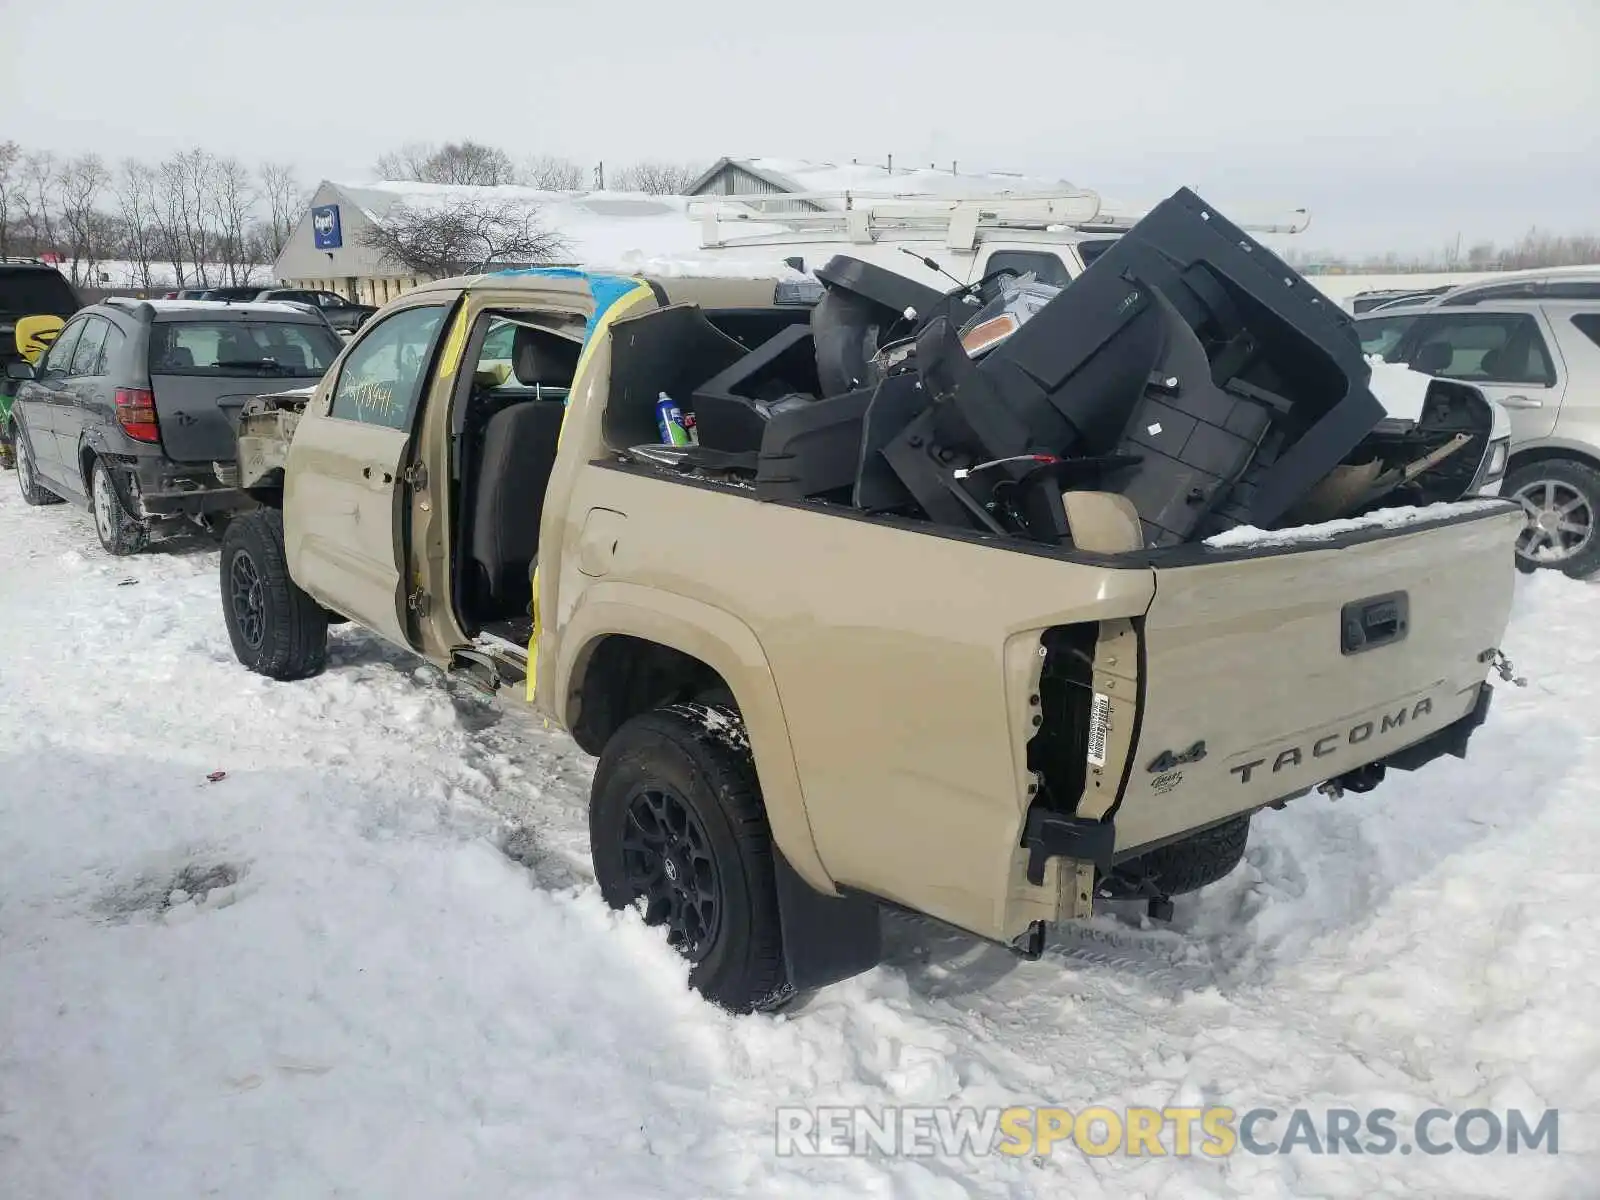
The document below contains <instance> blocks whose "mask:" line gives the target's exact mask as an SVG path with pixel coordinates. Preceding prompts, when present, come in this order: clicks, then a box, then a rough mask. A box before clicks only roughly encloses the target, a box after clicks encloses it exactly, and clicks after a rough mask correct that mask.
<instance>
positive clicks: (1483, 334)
mask: <svg viewBox="0 0 1600 1200" xmlns="http://www.w3.org/2000/svg"><path fill="white" fill-rule="evenodd" d="M1399 350H1400V353H1399V354H1396V355H1394V356H1393V357H1395V358H1398V359H1399V360H1400V361H1403V362H1405V363H1406V364H1407V365H1408V366H1410V367H1411V369H1412V370H1414V371H1421V372H1423V373H1424V374H1426V375H1437V376H1438V377H1439V378H1441V379H1459V380H1460V381H1461V382H1463V383H1469V384H1471V385H1472V386H1473V387H1475V388H1477V389H1479V390H1480V391H1481V392H1483V394H1484V395H1485V396H1487V397H1488V398H1489V399H1491V400H1497V401H1499V402H1500V403H1501V404H1502V405H1503V406H1504V407H1505V409H1506V412H1507V415H1508V416H1509V417H1510V418H1511V442H1512V445H1514V446H1515V445H1520V444H1522V443H1525V442H1529V441H1535V440H1538V439H1542V438H1547V437H1549V436H1550V435H1551V434H1552V433H1553V432H1554V431H1555V426H1556V418H1557V416H1558V415H1559V414H1560V412H1561V400H1562V394H1563V392H1564V391H1565V389H1566V378H1565V375H1564V372H1563V371H1562V370H1561V367H1560V360H1559V359H1558V358H1557V356H1556V355H1555V353H1554V352H1553V350H1552V348H1551V342H1550V339H1549V334H1548V331H1547V330H1546V328H1545V326H1544V323H1543V321H1542V320H1541V319H1540V318H1539V317H1537V316H1535V315H1534V314H1532V313H1526V312H1517V313H1493V312H1477V311H1462V312H1454V311H1451V312H1439V313H1428V314H1425V315H1423V316H1420V317H1418V318H1417V320H1416V322H1415V324H1414V325H1412V327H1411V328H1410V329H1409V330H1408V331H1407V332H1406V334H1405V338H1404V341H1403V342H1402V343H1401V345H1400V347H1399Z"/></svg>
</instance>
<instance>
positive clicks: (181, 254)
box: [160, 148, 216, 287]
mask: <svg viewBox="0 0 1600 1200" xmlns="http://www.w3.org/2000/svg"><path fill="white" fill-rule="evenodd" d="M160 169H161V196H162V203H161V209H162V213H163V217H164V223H165V224H166V225H167V228H168V231H169V233H170V236H171V237H172V239H173V240H174V242H175V245H174V246H173V247H172V248H170V249H169V254H170V255H171V256H172V263H173V268H174V270H176V271H177V272H178V276H179V281H180V283H182V282H194V283H198V284H199V285H200V286H201V287H210V286H211V282H212V275H211V263H212V261H213V260H212V242H213V241H214V240H215V239H214V238H213V235H212V229H211V227H210V225H209V224H208V223H207V220H206V218H207V216H208V215H209V214H210V212H211V210H212V207H213V205H212V193H213V189H214V187H215V180H216V160H215V159H214V158H212V156H211V155H210V154H209V153H207V152H206V151H204V150H201V149H198V148H197V149H194V150H185V151H184V152H182V153H181V154H176V155H174V156H173V157H171V158H169V159H167V160H166V161H165V162H163V163H162V164H161V168H160ZM186 261H187V262H188V263H191V264H193V266H194V279H193V280H192V281H185V280H184V279H183V275H184V270H183V268H184V263H185V262H186Z"/></svg>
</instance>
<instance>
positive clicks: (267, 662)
mask: <svg viewBox="0 0 1600 1200" xmlns="http://www.w3.org/2000/svg"><path fill="white" fill-rule="evenodd" d="M222 611H223V615H224V617H225V618H226V620H227V623H228V640H229V641H230V642H232V643H233V653H234V655H235V657H237V658H238V660H239V661H240V662H241V663H243V664H244V665H245V666H247V667H249V668H250V669H251V670H252V671H254V672H256V674H258V675H265V676H266V677H267V678H268V679H286V680H287V679H305V678H306V677H308V676H311V675H315V674H317V673H318V672H319V671H321V670H322V668H323V667H324V666H325V665H327V661H328V618H327V614H325V613H324V612H323V611H322V606H321V605H319V604H318V603H317V602H316V601H315V600H313V599H312V598H311V597H310V596H308V595H306V594H305V593H304V592H303V591H301V590H300V589H299V587H297V586H296V585H295V582H294V580H293V579H291V578H289V567H288V563H287V562H286V560H285V557H284V552H283V514H282V513H280V512H279V511H278V510H277V509H275V508H258V509H256V510H254V511H252V512H247V513H244V514H242V515H240V516H238V517H236V518H235V519H234V520H233V521H231V522H229V524H228V529H227V532H226V533H224V534H223V535H222Z"/></svg>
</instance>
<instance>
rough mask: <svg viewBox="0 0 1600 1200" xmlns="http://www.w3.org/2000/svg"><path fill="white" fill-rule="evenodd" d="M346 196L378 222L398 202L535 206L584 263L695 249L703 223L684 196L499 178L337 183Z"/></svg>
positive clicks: (677, 256) (677, 255)
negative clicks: (484, 182)
mask: <svg viewBox="0 0 1600 1200" xmlns="http://www.w3.org/2000/svg"><path fill="white" fill-rule="evenodd" d="M333 186H334V187H336V188H337V189H338V190H339V191H340V192H342V193H343V194H344V195H345V197H346V198H347V199H348V200H349V201H350V203H352V204H354V205H356V206H357V207H359V208H360V209H361V211H362V212H363V213H365V214H366V216H367V217H368V218H369V219H370V220H372V221H375V222H378V223H382V221H383V218H384V215H385V214H386V213H388V212H389V211H390V210H391V209H393V208H394V207H395V206H396V205H398V204H404V205H405V206H406V207H407V208H411V209H417V208H424V209H425V208H448V207H450V206H451V205H453V204H464V203H469V202H473V201H483V200H488V201H493V202H497V203H511V204H516V205H519V206H525V207H527V208H529V209H533V210H537V211H538V214H539V223H540V224H541V225H542V226H543V227H544V228H545V229H548V230H551V231H553V232H555V233H558V234H560V235H561V236H562V237H563V238H565V239H566V240H567V243H568V246H569V250H568V252H567V253H566V254H564V255H562V259H563V260H565V261H570V262H574V263H582V264H584V265H585V266H598V265H607V266H617V265H622V264H624V263H626V262H628V261H630V260H632V259H635V258H638V257H646V258H668V259H673V260H682V259H684V258H686V257H687V258H690V259H693V258H695V257H698V256H699V251H700V226H699V224H698V223H697V222H696V221H694V220H693V219H691V218H690V217H689V215H688V212H687V206H688V203H689V201H688V198H687V197H684V196H649V195H645V194H643V193H641V192H612V191H605V192H548V191H542V190H540V189H538V188H530V187H517V186H514V185H504V186H499V187H475V186H471V185H465V184H443V183H410V182H396V181H392V180H391V181H383V182H379V183H360V184H352V183H335V184H334V185H333Z"/></svg>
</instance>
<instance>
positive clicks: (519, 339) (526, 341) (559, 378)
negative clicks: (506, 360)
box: [511, 325, 583, 388]
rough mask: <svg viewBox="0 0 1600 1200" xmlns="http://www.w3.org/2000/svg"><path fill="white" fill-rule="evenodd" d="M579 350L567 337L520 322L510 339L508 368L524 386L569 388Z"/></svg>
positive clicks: (580, 348)
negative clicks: (509, 366)
mask: <svg viewBox="0 0 1600 1200" xmlns="http://www.w3.org/2000/svg"><path fill="white" fill-rule="evenodd" d="M582 349H583V347H581V346H579V345H578V343H577V342H574V341H572V340H571V339H570V338H564V337H562V336H560V335H559V334H555V333H549V332H547V331H545V330H543V329H532V328H530V327H529V326H527V325H519V326H517V332H516V334H515V335H514V336H513V337H512V341H511V369H512V370H513V371H514V372H516V376H517V382H518V383H520V384H522V386H523V387H533V386H535V385H538V386H541V387H561V388H564V387H571V386H572V377H573V376H574V375H575V374H576V373H577V370H578V355H579V353H580V352H581V351H582Z"/></svg>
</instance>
